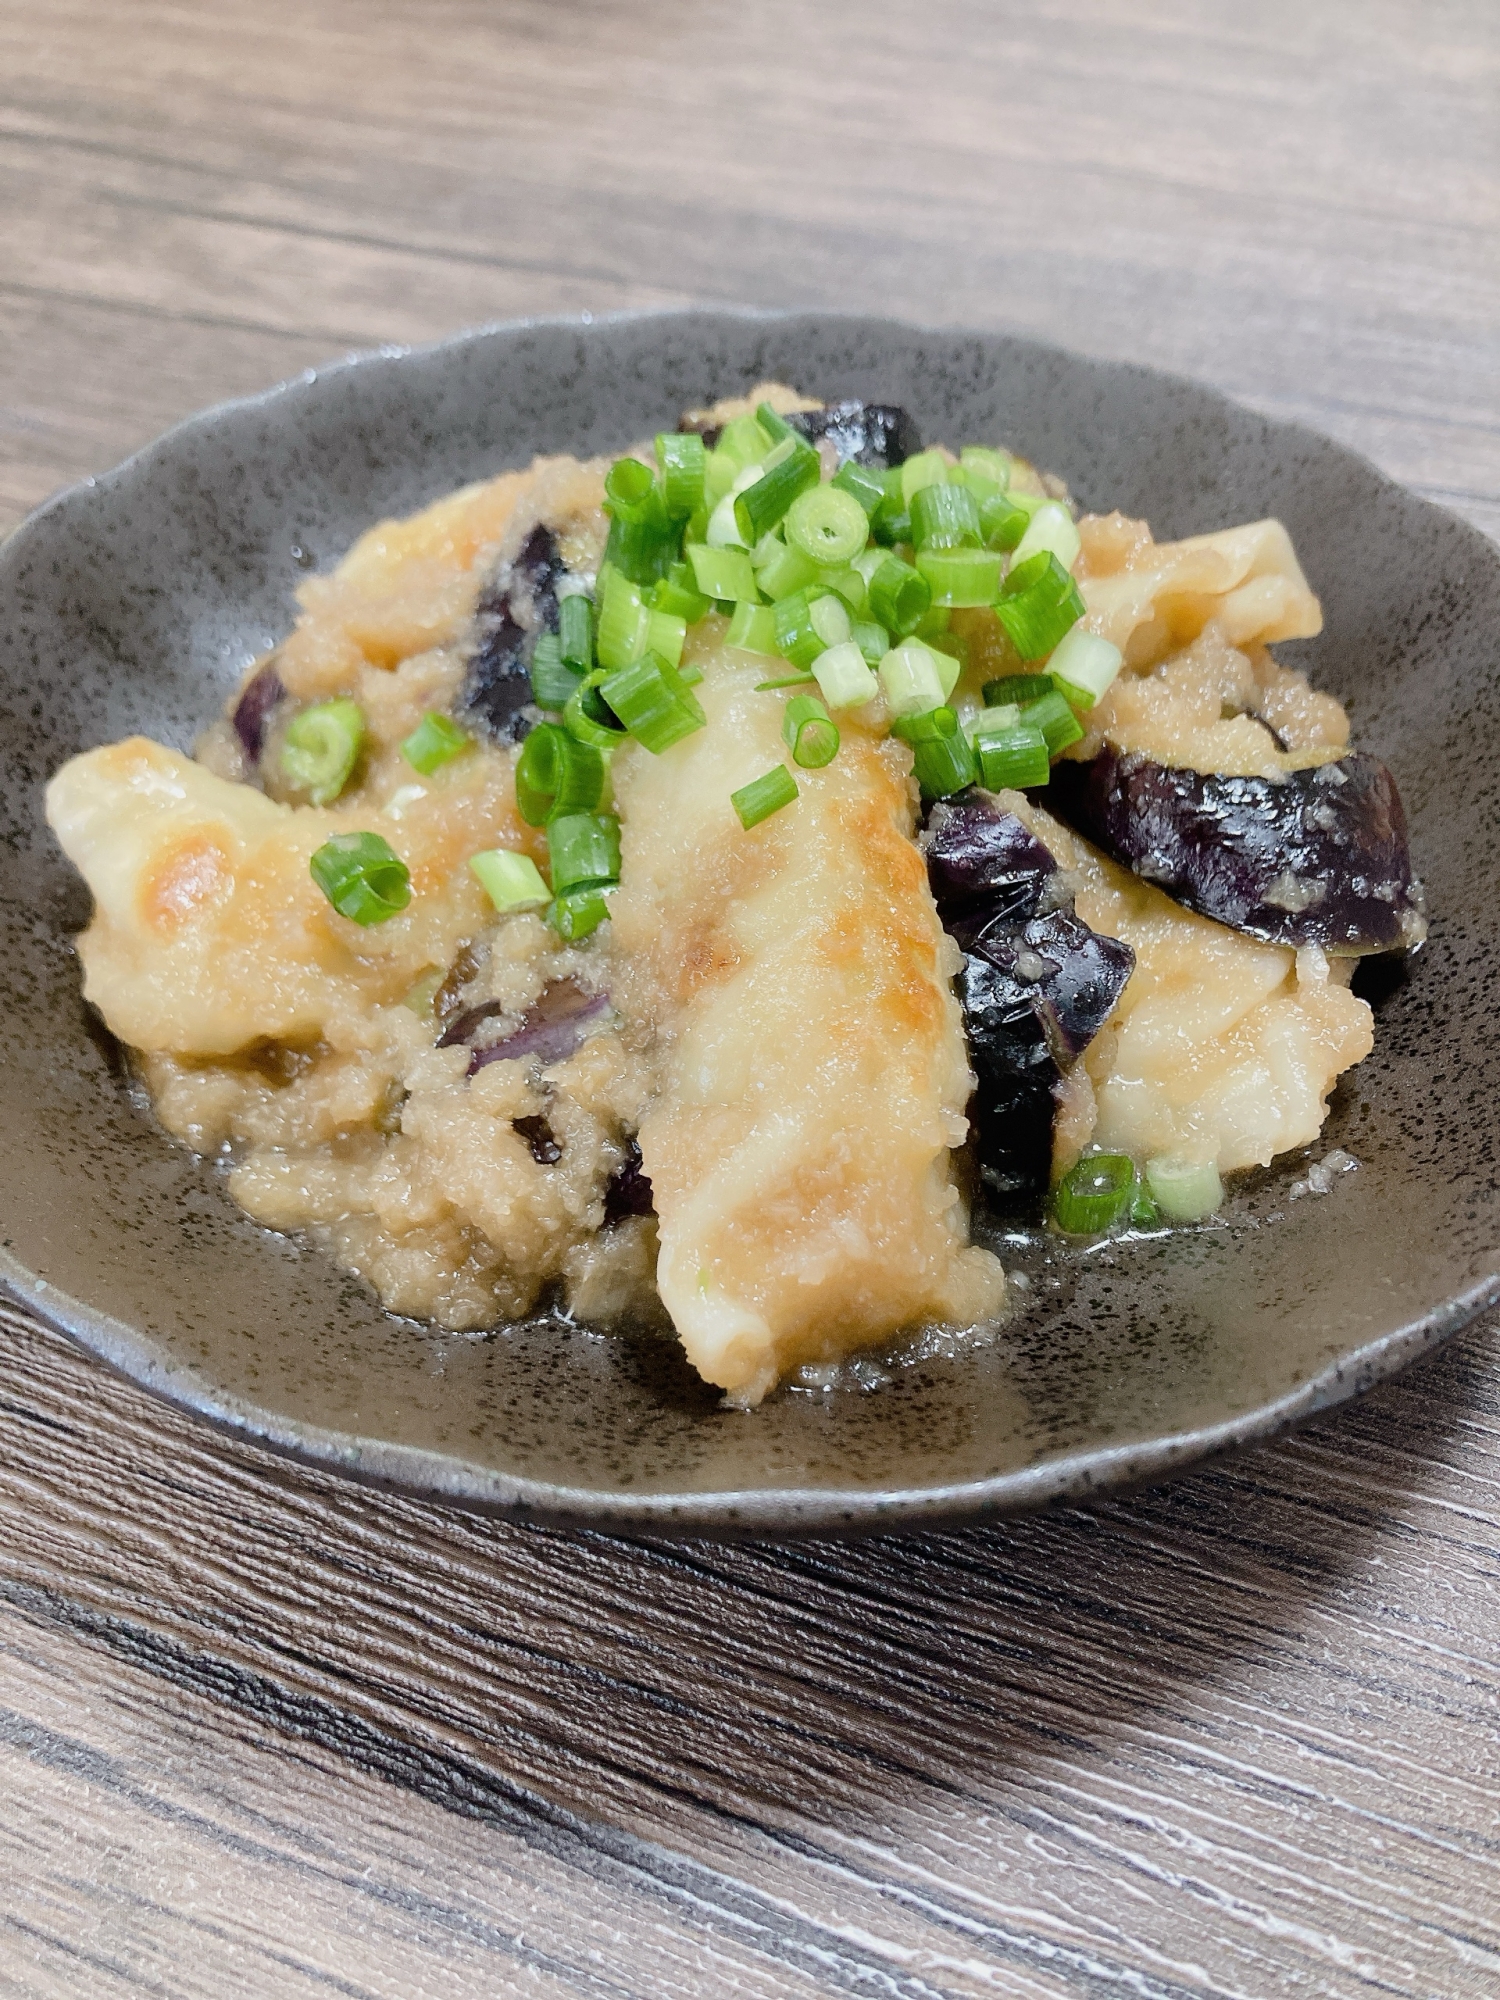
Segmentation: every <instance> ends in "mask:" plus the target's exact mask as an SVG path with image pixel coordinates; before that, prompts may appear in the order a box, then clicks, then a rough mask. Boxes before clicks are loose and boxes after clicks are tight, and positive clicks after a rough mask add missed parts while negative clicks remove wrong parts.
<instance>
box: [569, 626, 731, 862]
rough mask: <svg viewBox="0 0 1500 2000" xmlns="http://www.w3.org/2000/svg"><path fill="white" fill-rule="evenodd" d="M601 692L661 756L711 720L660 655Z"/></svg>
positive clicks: (632, 668)
mask: <svg viewBox="0 0 1500 2000" xmlns="http://www.w3.org/2000/svg"><path fill="white" fill-rule="evenodd" d="M599 692H600V694H601V695H602V696H603V698H604V699H605V701H607V702H608V703H609V705H610V707H611V708H612V709H613V710H614V712H615V714H616V715H618V716H619V718H620V720H621V722H623V723H624V725H625V727H626V728H627V729H628V730H629V731H630V733H631V735H632V736H633V737H635V739H636V741H637V742H638V743H644V744H645V746H646V748H647V749H648V750H650V751H653V752H655V753H656V754H658V755H659V754H660V753H661V752H662V751H663V750H667V749H670V747H671V746H672V744H674V743H680V742H681V741H682V739H683V737H684V736H691V735H692V734H693V732H694V730H696V729H701V728H702V727H703V725H704V723H705V722H706V721H707V719H708V718H707V717H706V716H705V715H704V713H703V708H702V705H701V704H700V702H699V700H698V697H697V696H696V695H695V694H694V693H693V691H692V689H691V688H690V687H689V686H688V684H687V682H686V681H685V680H684V679H683V678H682V675H681V674H680V673H678V671H677V669H676V668H675V667H674V666H673V665H672V664H671V662H670V661H668V660H664V659H662V658H661V656H660V655H659V654H657V653H647V654H646V655H645V657H644V658H643V659H640V660H635V661H633V662H632V663H631V664H630V665H629V666H628V667H622V668H621V669H620V671H619V672H618V673H614V674H611V675H610V676H609V678H608V679H607V680H605V681H602V682H601V683H600V687H599ZM554 879H555V878H554Z"/></svg>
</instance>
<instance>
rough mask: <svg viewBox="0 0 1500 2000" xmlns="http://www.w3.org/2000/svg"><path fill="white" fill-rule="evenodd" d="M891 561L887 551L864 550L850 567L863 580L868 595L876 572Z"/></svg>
mask: <svg viewBox="0 0 1500 2000" xmlns="http://www.w3.org/2000/svg"><path fill="white" fill-rule="evenodd" d="M889 561H890V554H889V552H888V551H887V550H885V549H879V548H874V547H871V548H868V549H864V550H862V551H861V553H860V554H859V555H857V556H856V557H855V558H854V560H853V562H852V563H850V565H849V567H850V569H852V570H854V571H855V572H856V573H857V574H858V575H859V576H860V577H862V578H863V580H864V586H865V592H866V594H867V595H868V593H869V589H870V580H871V578H872V577H873V576H874V574H875V572H876V570H878V569H879V568H880V566H881V564H882V563H885V562H889Z"/></svg>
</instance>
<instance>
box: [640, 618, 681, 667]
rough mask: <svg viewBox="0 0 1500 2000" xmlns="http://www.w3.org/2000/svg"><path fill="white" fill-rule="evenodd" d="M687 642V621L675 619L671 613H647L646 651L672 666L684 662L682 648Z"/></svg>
mask: <svg viewBox="0 0 1500 2000" xmlns="http://www.w3.org/2000/svg"><path fill="white" fill-rule="evenodd" d="M686 640H687V620H686V619H685V618H677V617H674V616H673V614H672V613H671V612H670V611H648V612H647V613H646V651H647V652H648V653H655V654H656V655H657V657H658V658H659V659H663V660H666V661H667V662H668V663H669V664H670V665H671V666H674V667H675V666H679V665H680V664H681V662H682V648H683V646H684V644H685V643H686Z"/></svg>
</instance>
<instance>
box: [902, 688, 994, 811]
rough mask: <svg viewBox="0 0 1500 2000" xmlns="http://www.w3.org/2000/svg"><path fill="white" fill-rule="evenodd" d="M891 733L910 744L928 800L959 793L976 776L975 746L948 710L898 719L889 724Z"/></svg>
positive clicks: (977, 766)
mask: <svg viewBox="0 0 1500 2000" xmlns="http://www.w3.org/2000/svg"><path fill="white" fill-rule="evenodd" d="M891 734H892V736H899V737H900V738H901V740H902V742H904V743H909V744H910V745H911V750H912V764H913V767H914V768H915V770H916V774H917V783H918V784H919V785H920V786H921V787H922V791H923V793H924V794H925V796H926V797H928V798H930V799H945V798H947V797H948V796H949V794H950V793H952V792H961V791H963V789H964V787H965V786H966V785H972V784H973V783H974V781H975V780H976V778H977V777H978V776H979V765H978V762H977V760H976V758H975V755H974V746H973V744H972V743H970V741H969V739H968V737H967V736H965V735H964V733H963V731H962V729H960V727H959V724H958V716H957V715H956V714H955V712H954V711H953V710H952V709H951V708H948V707H946V706H939V707H937V708H930V709H928V710H926V711H925V713H923V714H920V715H907V716H900V717H898V718H897V720H896V721H895V722H893V723H892V724H891Z"/></svg>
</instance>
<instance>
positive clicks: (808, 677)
mask: <svg viewBox="0 0 1500 2000" xmlns="http://www.w3.org/2000/svg"><path fill="white" fill-rule="evenodd" d="M824 657H825V658H826V657H827V655H826V654H825V655H824ZM817 682H818V677H817V675H816V674H779V675H778V676H777V677H776V679H775V680H770V681H757V682H756V683H755V692H756V693H757V694H774V693H775V692H776V690H777V689H778V688H805V687H816V686H817Z"/></svg>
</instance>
